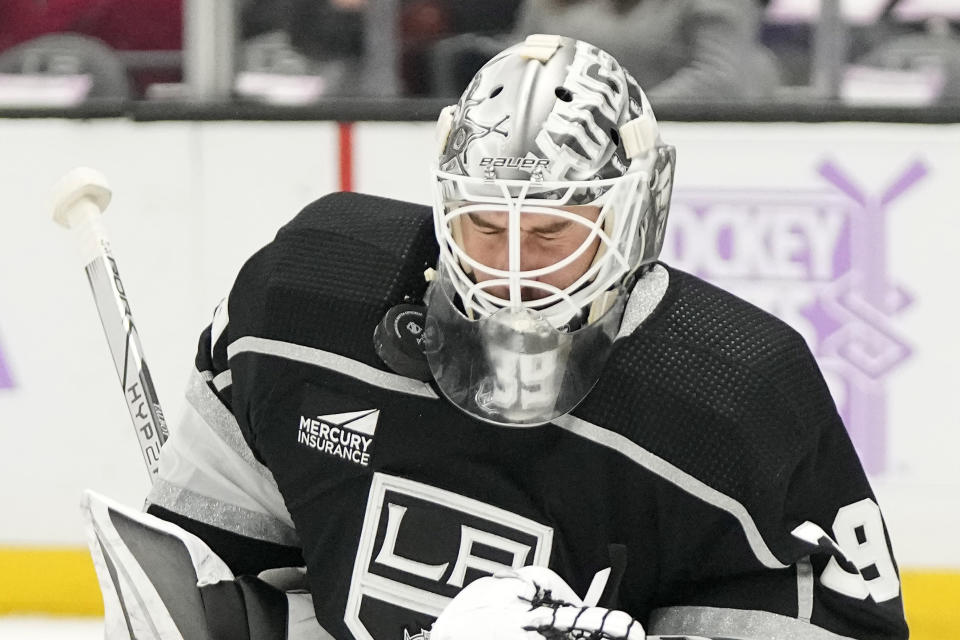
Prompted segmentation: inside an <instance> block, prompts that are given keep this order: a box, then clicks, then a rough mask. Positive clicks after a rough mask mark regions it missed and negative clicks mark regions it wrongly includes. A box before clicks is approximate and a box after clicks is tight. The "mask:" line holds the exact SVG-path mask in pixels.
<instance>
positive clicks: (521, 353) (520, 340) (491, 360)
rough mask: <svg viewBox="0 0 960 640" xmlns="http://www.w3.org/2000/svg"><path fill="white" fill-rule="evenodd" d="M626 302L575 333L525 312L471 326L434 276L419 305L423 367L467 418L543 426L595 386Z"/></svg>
mask: <svg viewBox="0 0 960 640" xmlns="http://www.w3.org/2000/svg"><path fill="white" fill-rule="evenodd" d="M625 298H626V296H618V297H617V301H616V302H615V303H614V304H613V306H611V307H610V308H609V309H607V310H606V312H605V313H603V315H602V316H601V317H600V318H599V319H597V320H596V321H595V322H593V323H591V324H587V325H584V326H582V327H581V328H579V329H576V330H574V331H563V330H560V329H557V328H555V327H554V326H553V325H552V324H551V323H550V322H549V321H548V320H547V319H546V318H545V317H544V316H543V314H542V313H541V312H539V311H537V310H536V309H530V308H525V307H505V308H503V309H500V310H498V311H496V312H495V313H492V314H489V315H487V316H483V317H480V318H478V319H471V318H468V317H467V316H466V315H465V314H464V312H463V311H462V307H461V306H460V304H459V301H458V295H457V291H456V289H455V288H454V286H453V283H452V281H451V279H450V276H449V275H448V274H446V272H445V269H443V268H441V270H440V272H439V274H438V277H437V279H435V280H434V281H433V283H432V284H431V285H430V288H429V289H428V290H427V295H426V300H425V302H426V305H427V319H426V330H425V332H424V347H425V353H426V356H427V362H428V364H429V366H430V370H431V372H432V373H433V377H434V379H435V380H436V383H437V386H438V387H439V388H440V390H441V392H442V393H443V394H444V395H445V396H446V397H447V398H448V399H449V400H450V401H451V402H452V403H453V404H454V405H456V406H457V407H459V408H460V409H462V410H463V411H465V412H466V413H468V414H470V415H471V416H474V417H475V418H478V419H480V420H483V421H486V422H490V423H493V424H497V425H502V426H513V427H526V426H537V425H541V424H545V423H547V422H549V421H551V420H553V419H554V418H557V417H558V416H561V415H564V414H566V413H568V412H569V411H571V410H572V409H573V408H574V407H575V406H577V404H579V403H580V402H581V401H582V400H583V399H584V398H585V397H586V395H587V394H588V393H589V392H590V390H591V389H592V388H593V387H594V385H595V384H596V382H597V380H598V379H599V377H600V373H601V371H602V369H603V364H604V362H605V361H606V359H607V356H608V355H609V352H610V349H611V347H612V345H613V340H614V337H615V336H616V333H617V329H618V328H619V326H620V320H621V318H622V315H623V306H624V305H623V301H624V300H625Z"/></svg>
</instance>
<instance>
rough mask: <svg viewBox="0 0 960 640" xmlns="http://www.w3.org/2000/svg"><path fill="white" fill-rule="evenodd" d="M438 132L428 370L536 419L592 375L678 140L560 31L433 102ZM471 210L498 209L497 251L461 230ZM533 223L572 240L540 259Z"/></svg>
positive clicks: (472, 404)
mask: <svg viewBox="0 0 960 640" xmlns="http://www.w3.org/2000/svg"><path fill="white" fill-rule="evenodd" d="M438 133H439V138H440V146H441V148H440V154H439V159H438V162H437V164H436V165H435V167H434V170H433V182H432V185H433V196H434V201H433V209H434V225H435V232H436V236H437V240H438V243H439V246H440V256H439V269H438V271H437V273H436V277H435V279H434V282H433V283H432V284H431V286H430V287H429V289H428V291H427V295H426V299H425V302H426V305H427V331H426V333H425V348H426V353H427V360H428V363H429V365H430V368H431V372H432V373H433V375H434V378H435V380H436V381H437V384H438V386H439V388H440V389H441V391H442V392H443V393H444V395H446V396H447V398H448V399H450V400H451V401H452V402H453V403H454V404H455V405H457V406H458V407H460V408H461V409H463V410H465V411H466V412H467V413H469V414H471V415H473V416H475V417H478V418H480V419H482V420H485V421H488V422H493V423H496V424H501V425H509V426H530V425H539V424H543V423H546V422H548V421H550V420H551V419H553V418H555V417H557V416H560V415H563V414H565V413H567V412H569V411H570V410H571V409H573V408H574V407H575V406H576V405H577V404H579V403H580V402H581V401H582V400H583V398H584V397H585V396H586V395H587V393H589V392H590V390H591V389H592V388H593V386H594V385H595V384H596V381H597V379H598V378H599V376H600V373H601V371H602V368H603V364H604V362H605V360H606V358H607V355H608V354H609V351H610V348H611V346H612V344H613V339H614V336H616V333H617V331H618V329H619V326H620V319H621V317H622V313H623V308H624V306H625V304H626V298H627V296H628V295H629V288H630V286H631V285H632V283H633V281H634V277H635V275H636V273H637V271H638V269H639V268H640V267H641V266H642V265H644V264H647V263H650V262H652V261H654V260H656V258H657V256H658V255H659V252H660V247H661V245H662V243H663V233H664V229H665V225H666V218H667V212H668V210H669V203H670V194H671V191H672V184H673V167H674V164H675V152H674V150H673V147H670V146H668V145H665V144H663V143H662V141H661V140H660V135H659V130H658V127H657V122H656V119H655V118H654V115H653V111H652V109H651V108H650V105H649V103H648V102H647V100H646V97H645V96H644V94H643V92H642V90H641V89H640V87H639V86H638V85H637V83H636V82H635V81H634V80H633V78H632V77H631V76H630V74H629V73H627V72H626V71H625V70H624V69H622V68H621V67H620V66H619V64H618V63H617V62H616V61H615V60H614V59H613V58H612V57H611V56H610V55H608V54H606V53H605V52H603V51H601V50H600V49H598V48H596V47H594V46H592V45H590V44H587V43H585V42H581V41H577V40H573V39H570V38H565V37H560V36H546V35H535V36H530V37H529V38H527V40H526V41H525V42H524V43H522V44H519V45H516V46H513V47H511V48H509V49H507V50H505V51H504V52H502V53H500V54H499V55H497V56H495V57H494V58H493V59H492V60H491V61H490V62H488V63H487V64H486V65H485V66H484V67H483V68H482V69H481V70H480V71H479V72H478V73H477V74H476V76H474V79H473V80H472V82H471V83H470V86H469V87H468V88H467V90H466V91H465V92H464V94H463V96H462V97H461V99H460V101H459V102H458V103H457V105H455V106H453V107H448V108H447V109H445V110H444V112H443V113H442V114H441V117H440V120H439V122H438ZM478 217H479V218H484V217H492V219H496V221H497V223H496V224H497V234H498V237H499V238H500V240H498V242H500V245H497V247H498V249H497V251H496V252H495V253H496V257H495V258H493V257H491V254H490V253H489V252H487V253H484V252H476V251H472V250H471V248H470V247H469V246H468V245H469V243H468V242H467V241H466V239H465V234H466V233H467V232H468V231H469V230H471V229H473V227H471V225H474V224H476V222H475V221H476V220H477V218H478ZM532 221H536V222H537V224H539V225H544V224H546V225H547V226H550V224H549V223H550V222H551V221H555V222H557V223H560V224H556V225H553V226H554V227H556V228H560V227H564V228H565V229H566V231H565V233H567V234H570V235H569V236H568V237H571V238H574V241H573V243H572V244H571V245H570V246H569V250H567V251H566V252H565V253H563V255H558V256H555V257H556V259H552V257H551V260H550V261H548V262H544V260H543V257H542V255H541V256H538V257H537V258H536V259H534V257H533V255H534V251H533V250H531V249H528V248H527V247H528V245H527V244H526V243H525V238H526V237H527V236H529V235H530V234H531V233H532V232H531V227H530V224H532ZM534 229H535V228H534ZM546 241H547V242H549V239H548V240H546ZM568 244H569V243H568ZM581 267H582V268H581ZM571 270H572V272H571Z"/></svg>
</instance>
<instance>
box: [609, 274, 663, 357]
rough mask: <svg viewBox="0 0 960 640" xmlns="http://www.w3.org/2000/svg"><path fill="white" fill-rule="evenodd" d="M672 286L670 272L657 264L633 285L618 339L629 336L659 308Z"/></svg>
mask: <svg viewBox="0 0 960 640" xmlns="http://www.w3.org/2000/svg"><path fill="white" fill-rule="evenodd" d="M669 286H670V272H669V271H667V270H666V268H664V266H663V265H659V264H655V265H653V267H652V268H651V269H650V271H648V272H647V273H645V274H643V277H642V278H640V279H639V280H637V284H635V285H633V291H631V292H630V298H629V299H628V300H627V308H626V309H624V311H623V320H622V321H621V322H620V331H619V332H618V333H617V339H618V340H619V339H620V338H624V337H626V336H629V335H630V334H632V333H633V332H634V330H635V329H636V328H637V327H639V326H640V325H641V324H642V323H643V321H644V320H646V319H647V318H648V317H650V314H651V313H653V310H654V309H656V308H657V305H659V304H660V301H661V300H663V296H664V295H666V293H667V287H669Z"/></svg>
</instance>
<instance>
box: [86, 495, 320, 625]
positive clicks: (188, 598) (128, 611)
mask: <svg viewBox="0 0 960 640" xmlns="http://www.w3.org/2000/svg"><path fill="white" fill-rule="evenodd" d="M81 508H82V513H83V518H84V520H85V524H86V530H87V538H88V543H89V546H90V553H91V556H92V557H93V564H94V568H95V569H96V572H97V579H98V580H99V582H100V589H101V591H102V593H103V604H104V618H105V620H104V622H105V637H106V639H107V640H135V639H136V640H225V639H227V638H229V639H230V640H261V639H262V640H328V639H330V638H331V636H330V635H329V634H328V633H326V632H325V631H324V630H323V629H322V628H321V627H320V625H319V624H318V623H317V621H316V618H315V617H314V615H313V600H312V598H311V596H310V594H309V592H305V591H303V590H296V591H284V590H282V589H278V588H277V587H275V586H272V585H271V584H269V583H268V582H266V581H264V580H261V579H260V578H258V577H254V576H240V577H235V576H234V575H233V573H232V572H231V571H230V569H229V567H227V565H226V564H225V563H224V562H223V560H221V559H220V557H219V556H217V554H216V553H214V552H213V550H211V549H210V547H208V546H207V545H206V543H204V542H203V540H201V539H200V538H198V537H196V536H194V535H193V534H191V533H189V532H187V531H185V530H183V529H182V528H180V527H179V526H177V525H175V524H173V523H171V522H167V521H166V520H162V519H160V518H157V517H155V516H152V515H150V514H148V513H144V512H141V511H137V510H134V509H130V508H129V507H125V506H123V505H121V504H118V503H116V502H114V501H112V500H109V499H108V498H105V497H103V496H101V495H99V494H96V493H94V492H92V491H86V492H84V495H83V499H82V501H81Z"/></svg>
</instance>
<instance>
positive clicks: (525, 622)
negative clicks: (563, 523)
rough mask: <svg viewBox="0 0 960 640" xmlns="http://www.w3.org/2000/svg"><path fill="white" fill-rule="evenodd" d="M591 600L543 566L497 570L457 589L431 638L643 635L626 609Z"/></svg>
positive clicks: (562, 639) (638, 639) (623, 638)
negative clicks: (606, 606)
mask: <svg viewBox="0 0 960 640" xmlns="http://www.w3.org/2000/svg"><path fill="white" fill-rule="evenodd" d="M600 590H602V588H601V589H600ZM595 591H597V590H595V589H593V588H591V590H590V592H591V593H594V592H595ZM591 599H592V598H589V597H588V601H589V600H591ZM592 604H595V603H593V602H587V603H585V602H584V601H583V600H581V599H580V598H579V597H578V596H577V594H576V593H574V591H573V589H571V588H570V586H569V585H568V584H567V583H566V582H564V580H563V578H561V577H560V576H558V575H557V574H556V573H554V572H553V571H551V570H550V569H547V568H545V567H523V568H522V569H516V570H514V569H510V570H506V571H499V572H497V573H496V574H494V575H493V576H488V577H485V578H480V579H479V580H475V581H474V582H472V583H470V584H469V585H468V586H467V587H466V588H465V589H464V590H463V591H461V592H460V593H459V594H458V595H457V597H456V598H454V599H453V601H451V602H450V604H449V605H447V608H446V609H444V610H443V613H441V614H440V617H439V618H438V619H437V621H436V622H435V623H434V624H433V628H432V629H431V630H430V640H543V638H547V639H548V640H567V639H573V640H580V639H583V640H586V639H590V640H601V639H607V638H610V639H617V640H644V639H645V638H646V634H645V633H644V631H643V627H642V626H641V625H640V623H639V622H637V621H636V620H635V619H634V618H633V617H632V616H630V615H629V614H627V613H626V612H624V611H617V610H613V609H605V608H603V607H596V606H591V605H592Z"/></svg>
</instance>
